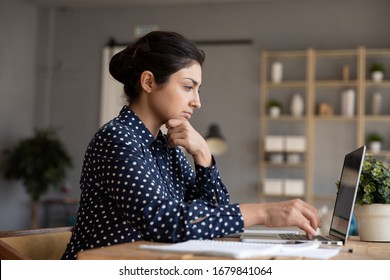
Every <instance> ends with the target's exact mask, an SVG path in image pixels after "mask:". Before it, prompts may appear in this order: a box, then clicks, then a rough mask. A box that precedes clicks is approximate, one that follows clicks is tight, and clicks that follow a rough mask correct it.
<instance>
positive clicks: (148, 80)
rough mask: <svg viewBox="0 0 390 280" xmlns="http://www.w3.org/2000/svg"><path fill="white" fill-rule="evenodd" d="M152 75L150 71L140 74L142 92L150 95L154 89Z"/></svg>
mask: <svg viewBox="0 0 390 280" xmlns="http://www.w3.org/2000/svg"><path fill="white" fill-rule="evenodd" d="M154 83H155V82H154V75H153V73H152V72H150V71H144V72H142V74H141V87H142V90H143V91H145V92H147V93H151V92H152V90H153V87H154Z"/></svg>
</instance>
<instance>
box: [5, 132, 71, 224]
mask: <svg viewBox="0 0 390 280" xmlns="http://www.w3.org/2000/svg"><path fill="white" fill-rule="evenodd" d="M4 155H5V157H4V161H3V162H2V164H1V166H0V167H1V171H2V172H3V173H4V177H5V178H6V179H9V180H21V181H22V182H23V184H24V186H25V188H26V191H27V193H28V194H29V195H30V197H31V200H32V209H31V223H32V225H31V227H32V228H36V227H37V226H38V223H37V205H38V201H39V199H40V197H41V196H42V195H43V194H44V193H46V192H47V190H48V189H49V187H50V186H52V185H53V186H57V185H59V184H60V183H61V182H62V181H63V180H64V179H65V175H66V169H67V168H69V167H71V165H72V162H71V157H70V156H69V155H68V153H67V151H66V149H65V147H64V145H63V144H62V142H61V141H60V140H59V138H58V137H57V133H56V131H55V130H53V129H46V130H36V131H35V134H34V136H33V137H31V138H27V139H22V140H20V141H19V142H18V143H17V144H16V145H15V146H14V147H12V148H11V149H9V150H5V151H4Z"/></svg>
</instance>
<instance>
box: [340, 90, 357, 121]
mask: <svg viewBox="0 0 390 280" xmlns="http://www.w3.org/2000/svg"><path fill="white" fill-rule="evenodd" d="M341 114H342V115H344V116H348V117H352V116H353V115H354V114H355V91H354V90H353V89H348V90H345V91H343V93H342V94H341Z"/></svg>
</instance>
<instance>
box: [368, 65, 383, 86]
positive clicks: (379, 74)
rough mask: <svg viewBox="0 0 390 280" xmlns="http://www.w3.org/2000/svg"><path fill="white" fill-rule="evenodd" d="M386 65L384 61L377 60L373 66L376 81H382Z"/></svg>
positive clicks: (372, 72)
mask: <svg viewBox="0 0 390 280" xmlns="http://www.w3.org/2000/svg"><path fill="white" fill-rule="evenodd" d="M384 73H385V66H384V65H383V63H380V62H375V63H374V64H373V65H372V67H371V78H372V80H373V81H374V82H376V83H380V82H382V80H383V75H384Z"/></svg>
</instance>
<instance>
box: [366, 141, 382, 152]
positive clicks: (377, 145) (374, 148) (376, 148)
mask: <svg viewBox="0 0 390 280" xmlns="http://www.w3.org/2000/svg"><path fill="white" fill-rule="evenodd" d="M369 148H370V151H371V152H372V153H379V152H380V151H381V149H382V142H380V141H371V142H370V143H369Z"/></svg>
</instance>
